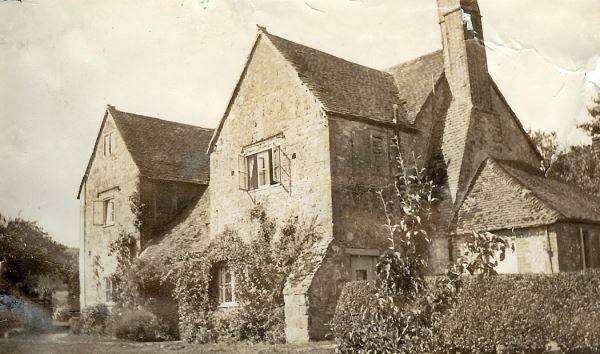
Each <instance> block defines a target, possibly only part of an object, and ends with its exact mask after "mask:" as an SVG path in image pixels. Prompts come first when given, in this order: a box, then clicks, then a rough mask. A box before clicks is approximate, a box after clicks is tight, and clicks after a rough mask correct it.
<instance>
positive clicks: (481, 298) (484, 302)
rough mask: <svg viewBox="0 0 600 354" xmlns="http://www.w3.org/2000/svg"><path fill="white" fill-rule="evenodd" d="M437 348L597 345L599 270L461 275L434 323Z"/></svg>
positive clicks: (582, 348) (574, 348)
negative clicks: (455, 293) (450, 302)
mask: <svg viewBox="0 0 600 354" xmlns="http://www.w3.org/2000/svg"><path fill="white" fill-rule="evenodd" d="M434 333H435V340H436V343H435V345H436V347H437V348H438V351H440V352H453V351H458V352H461V353H481V352H494V351H495V350H496V348H497V347H498V346H503V347H505V348H506V350H507V351H508V352H511V353H512V352H527V353H529V352H536V351H543V350H544V348H545V346H546V344H547V343H548V342H550V341H555V342H557V343H558V344H559V345H560V346H561V347H562V349H563V350H565V351H566V352H578V353H579V352H588V353H590V352H594V353H597V352H599V351H600V272H599V271H586V272H577V273H560V274H554V275H542V274H535V275H534V274H529V275H520V274H519V275H499V276H496V277H490V278H487V279H484V280H479V279H471V280H469V281H466V282H465V284H464V288H463V290H462V291H461V293H460V295H459V297H458V302H457V304H456V306H455V307H453V308H451V309H450V310H449V311H448V312H447V313H446V314H444V315H443V317H442V318H441V321H440V322H439V326H437V328H435V331H434Z"/></svg>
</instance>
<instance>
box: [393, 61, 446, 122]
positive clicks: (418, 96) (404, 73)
mask: <svg viewBox="0 0 600 354" xmlns="http://www.w3.org/2000/svg"><path fill="white" fill-rule="evenodd" d="M387 71H388V72H389V73H390V74H392V76H393V77H394V79H395V80H396V86H397V87H398V91H399V95H400V97H402V98H403V99H404V100H406V105H405V106H404V107H405V109H406V112H407V115H408V120H409V121H410V122H411V123H412V122H414V121H415V118H416V116H417V114H419V112H420V111H421V108H422V107H423V104H425V101H426V100H427V97H429V95H430V94H431V93H432V91H433V88H434V86H435V84H436V83H437V81H438V80H439V78H440V77H441V76H442V75H443V74H444V55H443V52H442V51H441V50H438V51H436V52H433V53H429V54H426V55H423V56H421V57H419V58H417V59H414V60H411V61H408V62H406V63H403V64H400V65H396V66H393V67H391V68H389V69H387Z"/></svg>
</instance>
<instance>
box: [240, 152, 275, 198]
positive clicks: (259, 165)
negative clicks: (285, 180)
mask: <svg viewBox="0 0 600 354" xmlns="http://www.w3.org/2000/svg"><path fill="white" fill-rule="evenodd" d="M238 170H239V171H238V173H239V186H240V189H242V190H255V189H260V188H264V187H268V186H271V185H276V184H279V183H281V172H282V170H281V149H280V148H279V147H278V146H275V147H273V148H268V149H264V150H262V151H259V152H256V153H252V154H248V155H240V156H239V161H238Z"/></svg>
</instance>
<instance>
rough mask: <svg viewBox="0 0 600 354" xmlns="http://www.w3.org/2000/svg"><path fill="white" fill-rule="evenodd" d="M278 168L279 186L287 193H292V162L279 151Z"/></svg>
mask: <svg viewBox="0 0 600 354" xmlns="http://www.w3.org/2000/svg"><path fill="white" fill-rule="evenodd" d="M279 168H280V172H279V174H280V180H281V185H282V186H283V188H285V189H286V190H287V191H288V193H291V192H292V160H290V158H289V157H288V156H287V155H286V154H285V152H283V150H281V149H280V153H279Z"/></svg>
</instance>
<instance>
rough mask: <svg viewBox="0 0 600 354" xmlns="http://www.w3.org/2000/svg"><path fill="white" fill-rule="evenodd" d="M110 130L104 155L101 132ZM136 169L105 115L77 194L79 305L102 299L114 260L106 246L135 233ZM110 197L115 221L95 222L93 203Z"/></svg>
mask: <svg viewBox="0 0 600 354" xmlns="http://www.w3.org/2000/svg"><path fill="white" fill-rule="evenodd" d="M111 131H113V132H114V134H116V136H115V142H116V144H115V147H114V152H113V154H112V155H109V156H104V152H103V151H104V145H103V143H104V141H103V140H104V139H103V136H104V134H106V133H108V132H111ZM138 175H139V171H138V169H137V167H136V165H135V163H134V161H133V159H132V157H131V155H130V154H129V152H128V151H127V148H126V147H125V143H124V141H123V139H122V137H121V135H120V134H119V133H118V131H117V129H116V125H115V123H114V121H113V119H112V117H111V116H110V114H108V115H107V118H106V122H105V124H104V125H103V127H102V128H101V132H100V139H99V142H98V146H97V148H96V151H94V152H93V155H92V165H91V168H90V172H89V175H88V177H87V181H86V183H85V185H84V188H83V190H82V195H81V196H80V202H81V208H82V220H81V223H82V231H83V234H82V235H80V238H81V239H80V249H79V250H80V251H79V252H80V254H79V259H80V260H81V261H80V264H81V266H82V267H81V268H80V281H81V285H80V286H81V295H80V302H81V308H84V307H85V306H89V305H93V304H95V303H104V302H105V293H104V290H105V288H104V286H105V284H104V277H108V276H110V274H112V273H113V272H114V270H115V266H116V260H115V258H114V257H112V256H109V255H108V248H109V245H110V244H111V243H112V242H113V241H115V240H116V239H117V238H118V237H119V232H120V231H125V232H129V233H131V234H133V235H136V236H137V230H136V228H135V226H134V221H135V216H134V215H133V213H132V212H131V210H130V207H129V196H131V195H132V194H133V193H134V192H135V191H136V188H137V182H138ZM109 197H113V198H114V200H115V202H116V205H115V224H114V225H113V226H102V225H94V223H93V217H94V215H93V212H94V211H93V202H94V201H100V200H103V199H105V198H109Z"/></svg>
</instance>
